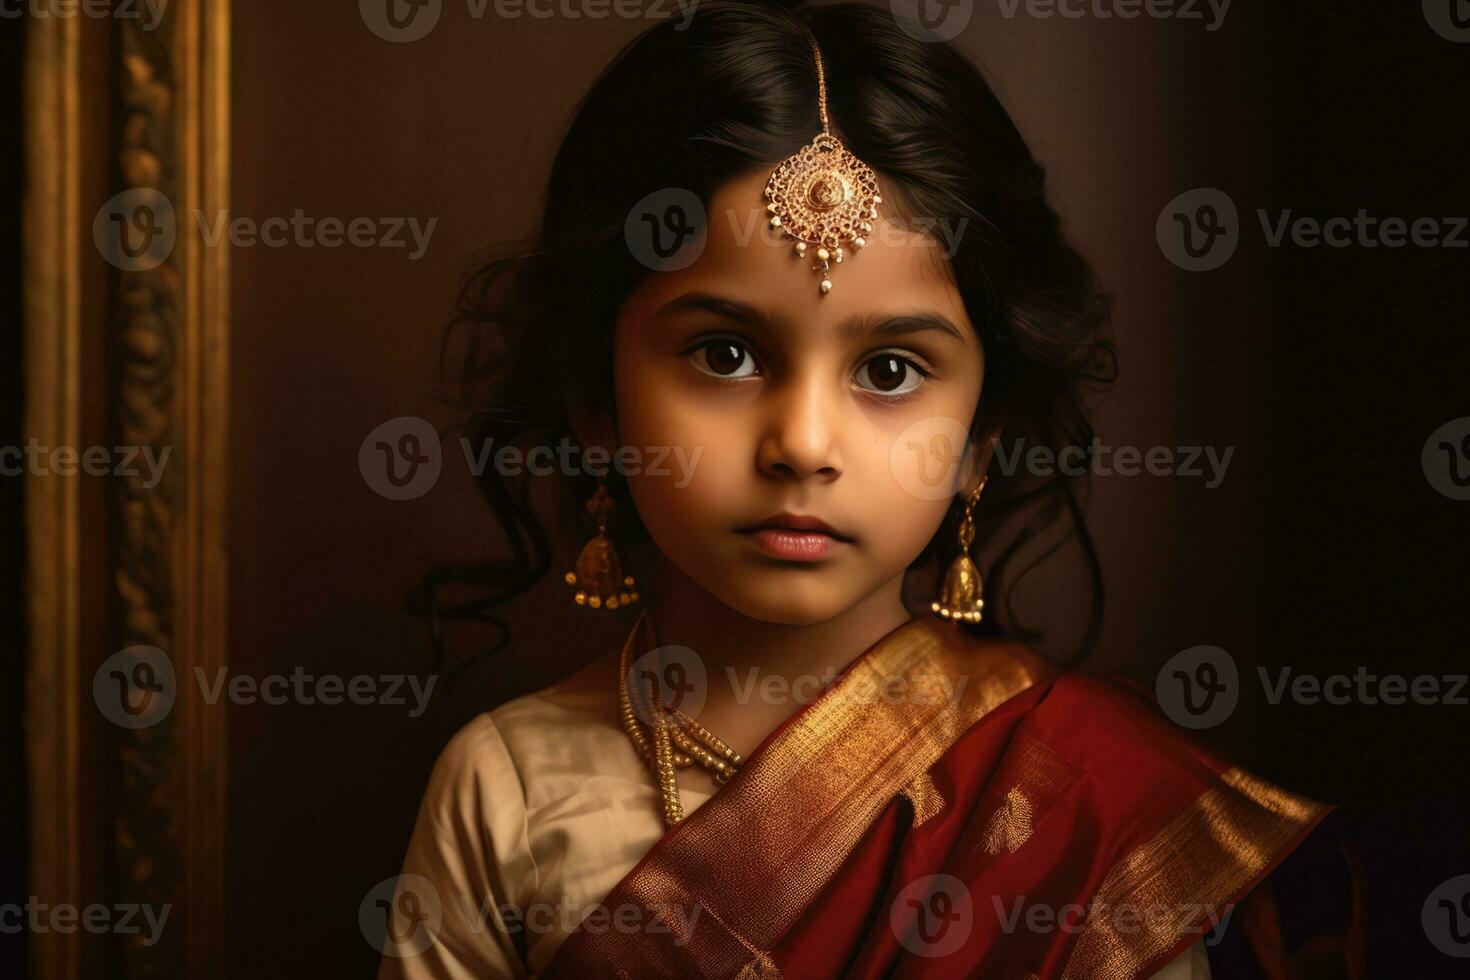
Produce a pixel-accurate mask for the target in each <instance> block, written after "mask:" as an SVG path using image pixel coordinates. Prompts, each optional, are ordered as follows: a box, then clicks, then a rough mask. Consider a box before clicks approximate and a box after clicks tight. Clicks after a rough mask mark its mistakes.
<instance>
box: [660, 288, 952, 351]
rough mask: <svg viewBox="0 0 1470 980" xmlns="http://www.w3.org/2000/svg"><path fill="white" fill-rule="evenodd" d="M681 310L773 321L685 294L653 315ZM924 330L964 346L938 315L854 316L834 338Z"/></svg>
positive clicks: (722, 301) (743, 306)
mask: <svg viewBox="0 0 1470 980" xmlns="http://www.w3.org/2000/svg"><path fill="white" fill-rule="evenodd" d="M685 310H702V311H704V312H706V313H712V314H714V315H715V316H718V317H723V318H724V319H727V320H733V321H735V322H737V323H744V324H748V325H751V326H761V325H768V324H770V323H772V322H773V321H774V320H775V319H776V318H774V317H771V316H768V315H767V314H764V313H762V312H761V311H760V310H758V309H756V308H755V307H754V306H751V305H750V304H749V303H744V302H741V301H740V300H736V299H729V298H727V297H724V296H715V295H713V294H711V293H685V294H684V295H682V296H679V297H678V298H676V299H673V300H670V301H669V302H668V303H665V304H664V305H663V306H662V307H660V308H659V310H658V312H657V313H656V314H654V315H655V316H663V315H664V314H666V313H680V312H683V311H685ZM928 330H933V331H938V332H939V333H944V334H948V335H949V336H951V337H953V338H954V339H955V340H958V341H959V342H960V343H964V340H965V338H964V335H962V334H961V333H960V331H959V328H958V327H956V326H955V325H954V324H953V323H951V322H950V321H949V319H948V318H947V317H944V316H941V315H939V314H938V313H903V314H898V315H895V316H874V315H871V314H858V315H856V316H851V317H848V318H847V319H846V320H843V321H842V322H841V323H840V324H838V326H837V333H838V336H840V337H841V338H842V339H843V340H855V339H857V338H858V337H861V336H864V335H872V336H879V337H899V336H903V335H905V334H913V333H922V332H924V331H928Z"/></svg>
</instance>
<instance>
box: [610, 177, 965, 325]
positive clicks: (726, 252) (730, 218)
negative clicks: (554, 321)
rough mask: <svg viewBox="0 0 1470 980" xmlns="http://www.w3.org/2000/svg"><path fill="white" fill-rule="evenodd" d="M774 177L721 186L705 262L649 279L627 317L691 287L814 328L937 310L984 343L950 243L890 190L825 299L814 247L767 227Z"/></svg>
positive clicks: (712, 207)
mask: <svg viewBox="0 0 1470 980" xmlns="http://www.w3.org/2000/svg"><path fill="white" fill-rule="evenodd" d="M768 176H769V171H768V170H765V169H760V170H753V171H750V172H748V173H745V174H742V175H740V176H739V177H736V178H733V179H731V180H730V181H728V182H726V183H725V184H723V185H721V186H720V187H719V188H718V189H717V190H716V192H715V194H714V196H713V198H712V199H711V201H710V204H709V208H708V212H707V215H706V229H707V231H706V235H705V239H704V243H703V249H702V251H701V252H700V253H699V256H698V258H696V259H695V260H694V262H693V263H691V264H690V265H688V266H686V267H685V268H682V269H678V270H674V271H666V272H654V273H652V274H651V275H649V276H648V277H647V278H646V279H645V280H644V281H643V282H642V283H641V284H640V285H639V287H638V288H637V289H636V290H635V291H634V293H633V295H632V296H630V297H629V299H628V302H627V303H626V304H625V307H624V315H625V316H626V317H641V316H648V315H650V314H651V313H652V312H653V311H655V310H658V309H660V308H661V307H662V306H663V305H664V304H665V303H667V302H669V301H670V300H673V299H676V298H677V297H679V296H681V295H683V294H685V293H688V292H701V293H710V294H713V295H717V296H728V297H730V298H733V299H738V300H740V301H741V302H744V303H749V304H750V305H752V306H755V307H756V308H757V309H759V310H761V311H763V312H766V313H769V314H771V318H772V319H773V320H778V321H784V322H789V323H796V324H808V325H811V326H814V327H823V326H835V325H836V324H838V323H841V322H843V321H846V320H849V319H850V318H853V317H884V316H909V315H914V314H917V313H934V314H938V315H940V316H942V317H944V318H945V319H948V320H949V321H950V322H951V323H953V324H954V325H955V326H956V327H958V328H960V333H961V334H962V335H963V336H964V339H965V343H966V345H967V346H968V345H972V344H973V345H974V346H975V347H976V348H977V349H978V347H979V341H978V340H977V339H976V338H975V332H974V328H973V326H972V325H971V323H970V320H969V318H968V317H967V316H966V314H965V307H964V302H963V300H962V298H961V296H960V293H959V290H958V289H957V288H956V287H955V285H954V281H953V278H952V276H951V274H950V271H949V263H948V260H947V259H946V257H945V245H944V243H943V242H942V241H941V240H940V239H939V238H937V237H935V236H932V235H929V234H925V233H922V232H921V231H919V230H917V228H916V227H915V226H914V223H913V222H912V221H903V220H900V219H896V216H895V215H893V214H891V212H892V211H893V210H894V208H893V205H892V204H891V203H889V202H891V200H892V198H891V197H890V196H887V195H885V203H884V205H882V206H880V207H879V213H878V218H877V220H876V221H875V222H874V229H873V232H872V234H870V235H868V236H867V240H868V245H867V247H865V248H862V249H851V248H849V249H848V250H847V252H846V255H845V258H844V261H843V262H842V263H841V264H836V263H834V264H832V266H831V272H830V273H829V275H828V278H829V279H831V281H832V290H831V291H830V292H828V293H827V294H825V295H823V294H822V292H821V291H820V290H819V289H818V283H820V282H821V278H822V277H821V276H820V275H819V274H818V273H817V272H815V271H813V269H812V268H811V267H812V265H813V264H815V262H816V258H815V248H814V247H812V248H809V249H808V254H807V256H806V257H799V256H797V255H796V252H795V242H794V240H793V239H791V238H788V237H787V236H785V235H784V234H782V233H781V232H780V230H779V229H773V228H771V227H770V225H769V219H770V215H769V213H768V212H767V211H766V207H765V203H766V202H765V198H764V197H763V196H762V194H763V191H764V190H765V186H766V179H767V177H768ZM879 187H880V189H882V178H881V177H880V178H879Z"/></svg>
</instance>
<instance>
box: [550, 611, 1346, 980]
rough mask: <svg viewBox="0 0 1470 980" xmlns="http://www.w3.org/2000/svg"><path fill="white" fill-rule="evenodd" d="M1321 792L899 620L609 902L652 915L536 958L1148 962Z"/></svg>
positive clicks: (1252, 882)
mask: <svg viewBox="0 0 1470 980" xmlns="http://www.w3.org/2000/svg"><path fill="white" fill-rule="evenodd" d="M1329 809H1330V808H1329V807H1327V806H1324V805H1323V804H1319V803H1315V802H1313V801H1311V800H1307V799H1304V798H1302V797H1299V796H1295V795H1293V794H1291V793H1288V792H1286V791H1284V790H1281V789H1279V788H1277V787H1275V786H1272V785H1270V784H1269V783H1266V782H1265V781H1263V780H1261V779H1258V778H1256V777H1253V776H1251V775H1249V774H1248V773H1245V772H1243V771H1241V770H1239V769H1234V768H1230V767H1228V766H1227V765H1225V764H1223V763H1221V762H1220V761H1218V760H1216V759H1214V758H1212V757H1211V756H1210V755H1208V754H1206V753H1205V752H1203V751H1202V750H1201V749H1199V748H1198V747H1196V746H1195V745H1193V744H1191V743H1190V742H1189V741H1187V740H1186V739H1185V738H1184V737H1182V736H1181V734H1180V733H1179V732H1178V731H1176V730H1175V729H1173V728H1172V727H1170V726H1169V724H1168V723H1167V722H1166V721H1165V720H1163V719H1162V717H1161V716H1159V715H1158V714H1157V712H1156V711H1155V710H1154V709H1153V707H1152V705H1150V704H1148V703H1147V702H1145V701H1144V700H1143V699H1141V698H1139V697H1138V696H1137V695H1135V694H1133V693H1132V692H1131V691H1130V690H1128V689H1126V688H1123V687H1119V686H1114V685H1112V684H1109V683H1107V682H1104V681H1101V680H1098V679H1095V678H1089V677H1086V676H1082V675H1077V674H1071V673H1065V672H1060V671H1058V670H1056V669H1055V668H1052V667H1050V666H1048V665H1047V664H1046V663H1045V662H1044V661H1042V660H1040V659H1039V658H1037V657H1036V656H1034V655H1033V654H1031V653H1030V652H1029V651H1027V650H1026V649H1025V648H1023V647H1021V646H1019V645H1017V644H1010V643H998V642H996V641H985V640H980V639H977V638H975V637H974V636H973V635H972V634H970V633H967V632H965V631H964V630H963V629H962V628H960V627H957V626H955V625H953V624H950V623H946V622H942V621H938V620H932V621H931V620H927V619H918V620H913V621H911V622H909V623H907V624H905V625H904V626H902V627H900V628H899V629H897V630H895V631H894V632H893V633H891V634H889V635H888V636H887V637H885V638H884V639H883V640H882V641H880V642H879V643H878V644H877V645H876V646H874V647H873V648H872V649H870V650H869V651H867V652H866V653H865V654H863V656H861V657H859V658H858V659H857V660H856V661H855V662H854V663H853V664H852V665H851V666H850V667H849V668H848V669H847V670H846V671H845V672H844V673H843V674H842V676H841V677H840V678H839V679H838V681H837V683H836V684H834V685H833V686H832V687H831V688H830V689H829V690H827V691H826V692H824V693H823V695H822V696H821V697H820V698H819V699H818V700H816V701H814V702H813V703H811V704H809V705H807V706H806V707H804V708H803V709H802V710H801V711H800V712H798V713H797V714H796V715H794V716H793V717H792V718H790V719H789V720H788V721H787V722H786V723H785V724H783V725H782V726H781V727H779V728H778V729H777V730H776V731H774V732H772V733H771V734H770V736H768V737H767V738H766V740H765V741H764V742H763V743H762V745H761V747H760V748H759V749H758V750H757V751H756V752H755V753H754V754H753V755H752V757H751V758H750V759H749V760H748V761H747V763H746V765H745V766H744V767H743V768H742V770H741V772H740V774H739V775H738V776H737V777H736V778H735V779H733V780H732V781H731V782H730V783H729V785H727V786H726V787H724V788H723V789H722V790H721V791H720V792H719V793H717V794H716V795H715V796H714V797H713V798H711V799H710V800H709V801H708V802H707V803H705V804H704V805H703V806H701V807H700V808H699V809H697V810H696V811H694V812H693V813H692V814H691V815H690V816H689V817H688V818H687V819H685V820H684V821H683V822H682V823H681V824H679V825H678V826H676V827H674V828H673V829H672V830H670V831H669V833H667V834H666V835H664V837H663V838H662V839H661V840H660V841H659V843H658V844H657V845H655V846H654V847H653V848H652V849H651V850H650V851H649V852H648V854H647V855H645V856H644V858H643V859H642V860H641V861H640V862H639V864H638V865H637V866H636V867H635V868H634V869H633V870H632V871H631V872H629V873H628V875H627V876H626V877H625V878H624V879H623V880H622V882H621V883H619V885H618V886H617V887H616V888H615V889H614V890H613V892H612V894H610V895H609V896H608V897H607V899H606V900H605V902H604V903H603V904H604V905H605V906H606V907H608V908H614V907H625V906H628V905H634V906H637V907H640V908H642V909H646V910H652V914H653V915H655V916H656V917H658V918H656V919H655V920H654V921H653V922H652V927H648V926H645V927H644V928H639V929H636V930H633V929H626V930H620V929H617V928H613V927H612V926H611V925H610V924H609V923H608V922H606V921H605V920H598V921H597V922H595V923H594V922H593V921H591V920H590V919H589V920H584V921H583V923H582V925H581V926H579V927H578V929H577V930H576V931H575V932H574V933H572V934H571V935H570V936H569V937H568V938H567V940H566V942H565V943H564V944H563V945H562V947H561V949H560V950H559V951H558V953H557V954H556V957H555V958H554V959H553V961H552V963H551V965H550V968H549V969H548V971H547V974H546V975H547V976H553V977H584V976H620V977H629V978H643V977H664V976H668V977H688V976H704V977H739V978H744V980H753V978H776V977H785V978H788V980H792V978H798V977H801V978H815V977H837V976H845V977H857V978H866V977H879V976H894V977H972V976H985V977H1007V978H1012V977H1013V978H1016V980H1023V978H1028V977H1036V978H1054V977H1062V978H1071V977H1088V978H1091V977H1107V978H1114V977H1116V978H1134V977H1147V976H1149V975H1151V974H1152V973H1153V972H1155V971H1157V970H1158V969H1160V968H1161V967H1162V966H1163V965H1164V964H1165V963H1167V962H1168V961H1170V960H1171V959H1172V958H1174V957H1176V956H1178V955H1179V954H1180V953H1181V952H1183V951H1184V950H1185V949H1186V948H1187V947H1188V946H1189V945H1190V944H1192V943H1194V942H1195V941H1196V940H1198V939H1200V938H1201V937H1202V936H1204V935H1205V934H1206V933H1209V932H1210V931H1211V930H1212V929H1213V928H1214V927H1215V926H1216V925H1217V924H1218V923H1219V922H1220V920H1221V919H1222V918H1224V917H1225V916H1226V915H1227V913H1228V912H1229V911H1230V909H1231V908H1232V906H1233V905H1234V903H1236V902H1238V901H1239V900H1240V899H1241V898H1242V896H1244V895H1245V894H1246V893H1247V892H1249V891H1250V890H1251V889H1252V888H1254V887H1255V886H1256V885H1257V884H1258V883H1259V882H1260V881H1261V880H1262V879H1263V878H1264V877H1265V876H1266V875H1267V874H1268V873H1269V872H1270V871H1271V870H1272V869H1273V868H1274V867H1275V866H1276V865H1277V864H1278V863H1279V862H1280V861H1281V860H1282V859H1283V858H1284V857H1285V856H1286V855H1287V854H1288V853H1290V852H1291V851H1292V850H1293V849H1294V848H1295V847H1296V846H1297V845H1298V844H1299V843H1300V842H1301V841H1302V840H1303V839H1304V838H1305V837H1306V836H1307V835H1308V834H1309V833H1310V832H1311V831H1312V829H1313V828H1314V827H1315V826H1316V825H1317V824H1318V823H1319V822H1320V821H1321V820H1322V818H1323V817H1324V816H1325V815H1326V814H1327V813H1328V811H1329ZM671 908H674V909H679V910H680V912H679V913H678V914H668V913H667V911H666V910H668V909H671ZM658 910H664V911H658ZM691 923H692V924H691ZM1267 975H1271V974H1270V973H1268V974H1267ZM1281 975H1283V976H1284V975H1286V974H1281Z"/></svg>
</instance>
